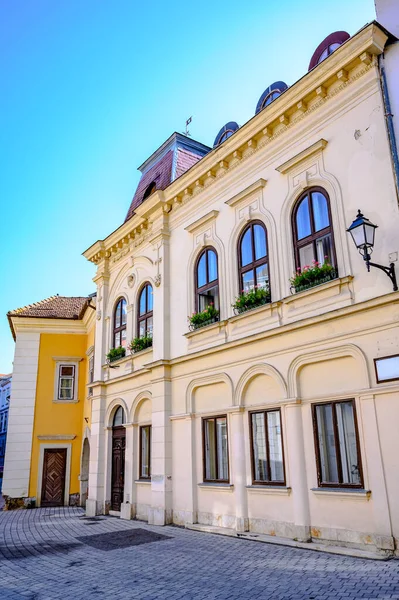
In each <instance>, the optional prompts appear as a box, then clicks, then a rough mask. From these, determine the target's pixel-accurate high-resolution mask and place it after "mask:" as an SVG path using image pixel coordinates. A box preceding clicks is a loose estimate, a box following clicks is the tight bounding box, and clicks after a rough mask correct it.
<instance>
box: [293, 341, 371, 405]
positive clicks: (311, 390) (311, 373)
mask: <svg viewBox="0 0 399 600" xmlns="http://www.w3.org/2000/svg"><path fill="white" fill-rule="evenodd" d="M288 387H289V392H290V396H291V397H296V398H310V397H324V396H328V394H332V395H334V396H337V394H340V393H342V394H343V395H347V394H349V393H352V392H355V391H356V390H359V389H368V388H369V387H370V375H369V370H368V366H367V361H366V358H365V356H364V354H363V352H362V351H361V350H360V348H358V346H355V345H354V344H348V345H345V346H338V347H335V348H327V349H325V350H320V351H318V352H314V353H311V354H304V355H302V356H299V357H297V358H296V359H294V360H293V362H292V363H291V365H290V368H289V372H288Z"/></svg>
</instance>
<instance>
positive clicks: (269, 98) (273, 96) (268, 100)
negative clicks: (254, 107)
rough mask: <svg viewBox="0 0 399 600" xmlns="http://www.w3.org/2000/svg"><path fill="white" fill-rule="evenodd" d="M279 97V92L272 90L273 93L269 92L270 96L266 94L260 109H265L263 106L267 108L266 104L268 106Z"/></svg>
mask: <svg viewBox="0 0 399 600" xmlns="http://www.w3.org/2000/svg"><path fill="white" fill-rule="evenodd" d="M279 96H281V92H280V90H274V91H273V92H270V94H268V95H267V96H266V98H265V99H264V100H263V102H262V108H265V106H267V105H268V104H270V103H271V102H273V100H275V99H276V98H278V97H279Z"/></svg>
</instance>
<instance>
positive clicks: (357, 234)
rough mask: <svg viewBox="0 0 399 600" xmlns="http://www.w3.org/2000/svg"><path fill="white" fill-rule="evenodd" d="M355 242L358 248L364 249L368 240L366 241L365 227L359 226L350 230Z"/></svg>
mask: <svg viewBox="0 0 399 600" xmlns="http://www.w3.org/2000/svg"><path fill="white" fill-rule="evenodd" d="M350 233H351V236H352V238H353V241H354V242H355V246H356V248H363V247H364V245H365V243H366V240H365V232H364V228H363V225H358V226H357V227H354V228H353V229H351V230H350Z"/></svg>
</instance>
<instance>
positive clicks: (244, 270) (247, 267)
mask: <svg viewBox="0 0 399 600" xmlns="http://www.w3.org/2000/svg"><path fill="white" fill-rule="evenodd" d="M254 225H260V226H261V227H262V229H263V231H264V232H265V237H266V256H263V257H262V258H258V260H253V261H252V262H250V263H248V264H247V265H245V266H244V267H243V266H242V264H241V261H242V254H241V244H242V241H243V239H244V235H245V234H246V233H247V231H248V229H252V235H251V241H252V256H253V258H254V259H255V235H254ZM237 256H238V282H239V285H240V287H239V293H240V294H241V293H242V290H243V289H244V282H243V276H244V274H245V273H247V271H252V270H253V272H254V285H255V286H256V285H257V282H258V280H257V277H256V269H257V267H261V266H262V265H267V274H268V277H269V280H268V283H269V291H270V289H271V288H270V267H269V242H268V238H267V229H266V226H265V224H264V223H262V221H259V220H254V221H251V222H250V223H248V225H246V226H245V227H244V229H243V230H242V231H241V233H240V236H239V238H238V243H237Z"/></svg>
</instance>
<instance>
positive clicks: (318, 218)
mask: <svg viewBox="0 0 399 600" xmlns="http://www.w3.org/2000/svg"><path fill="white" fill-rule="evenodd" d="M312 206H313V218H314V226H315V231H320V230H321V229H324V228H325V227H328V226H329V225H330V219H329V216H328V206H327V198H326V197H325V196H323V194H321V193H320V192H312Z"/></svg>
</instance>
